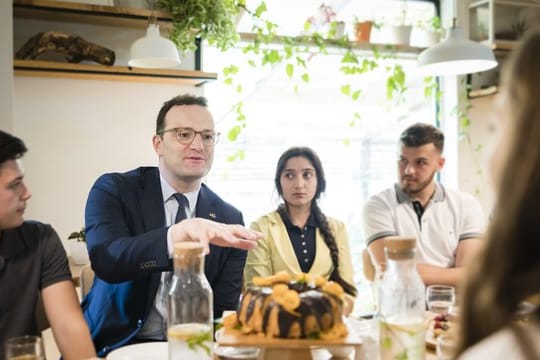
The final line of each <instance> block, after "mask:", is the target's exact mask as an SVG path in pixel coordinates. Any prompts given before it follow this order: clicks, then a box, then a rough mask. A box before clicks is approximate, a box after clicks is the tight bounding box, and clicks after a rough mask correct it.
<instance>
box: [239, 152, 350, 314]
mask: <svg viewBox="0 0 540 360" xmlns="http://www.w3.org/2000/svg"><path fill="white" fill-rule="evenodd" d="M274 182H275V186H276V189H277V192H278V194H279V196H280V197H281V198H283V201H284V203H283V204H280V205H279V206H278V208H277V210H275V211H273V212H271V213H269V214H266V215H264V216H262V217H260V218H259V219H258V220H257V221H255V222H254V223H253V224H251V228H252V229H254V230H257V231H260V232H261V233H263V234H264V238H263V239H262V240H260V241H259V243H258V246H257V248H256V249H253V250H251V251H249V253H248V256H247V260H246V267H245V268H244V282H245V285H246V286H250V285H251V283H252V279H253V277H254V276H262V277H266V276H270V275H273V274H275V273H277V272H280V271H286V272H288V273H289V274H291V275H295V274H298V273H307V274H309V275H310V276H311V277H317V276H322V277H324V278H326V279H329V280H332V281H335V282H337V283H338V284H340V285H341V286H342V287H343V289H344V290H345V293H346V294H347V296H346V301H345V306H344V308H345V310H344V311H345V312H346V313H348V312H350V311H352V305H353V300H354V298H353V297H354V296H355V295H356V288H355V287H354V285H353V284H354V283H353V269H352V263H351V256H350V252H349V239H348V236H347V232H346V229H345V225H344V224H343V223H342V222H341V221H338V220H336V219H332V218H329V217H327V216H326V215H324V213H323V212H322V211H321V209H320V208H319V206H318V204H317V200H318V199H319V197H320V195H321V193H323V192H324V190H325V188H326V180H325V177H324V170H323V167H322V164H321V160H320V159H319V157H318V156H317V154H316V153H315V152H314V151H313V150H312V149H310V148H307V147H293V148H290V149H288V150H287V151H285V152H284V153H283V154H282V155H281V157H280V158H279V160H278V163H277V167H276V175H275V178H274Z"/></svg>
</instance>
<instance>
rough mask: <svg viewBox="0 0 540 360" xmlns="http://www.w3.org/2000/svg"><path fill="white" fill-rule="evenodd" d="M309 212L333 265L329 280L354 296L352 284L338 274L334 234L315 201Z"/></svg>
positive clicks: (337, 256)
mask: <svg viewBox="0 0 540 360" xmlns="http://www.w3.org/2000/svg"><path fill="white" fill-rule="evenodd" d="M311 211H312V213H313V215H314V216H315V221H316V222H317V226H318V228H319V230H320V231H321V234H322V237H323V239H324V243H325V244H326V246H328V249H329V250H330V257H331V258H332V265H334V270H333V271H332V273H331V274H330V280H332V281H335V282H337V283H338V284H339V285H341V287H342V288H343V290H345V292H346V293H348V294H350V295H352V296H356V288H355V287H354V286H353V285H352V284H349V283H348V282H347V281H345V279H343V278H342V277H341V275H340V273H339V249H338V247H337V244H336V239H335V237H334V234H332V230H330V225H329V224H328V219H327V218H326V215H324V214H323V212H322V211H321V209H320V208H319V205H317V202H316V201H313V202H312V203H311Z"/></svg>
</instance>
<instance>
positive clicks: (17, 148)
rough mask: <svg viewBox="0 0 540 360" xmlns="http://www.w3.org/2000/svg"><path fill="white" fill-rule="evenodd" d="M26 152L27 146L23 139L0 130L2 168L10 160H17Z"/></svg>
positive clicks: (0, 161)
mask: <svg viewBox="0 0 540 360" xmlns="http://www.w3.org/2000/svg"><path fill="white" fill-rule="evenodd" d="M26 151H27V149H26V145H24V142H23V141H22V140H21V139H19V138H18V137H15V136H13V135H11V134H8V133H7V132H5V131H2V130H0V166H1V165H3V164H4V162H6V161H8V160H17V159H18V158H20V157H22V156H23V155H24V153H26Z"/></svg>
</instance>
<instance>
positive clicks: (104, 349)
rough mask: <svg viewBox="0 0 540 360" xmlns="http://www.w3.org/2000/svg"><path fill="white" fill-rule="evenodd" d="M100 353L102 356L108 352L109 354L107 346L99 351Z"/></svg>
mask: <svg viewBox="0 0 540 360" xmlns="http://www.w3.org/2000/svg"><path fill="white" fill-rule="evenodd" d="M101 352H102V353H104V354H106V353H108V352H109V347H108V346H105V347H104V348H103V350H101Z"/></svg>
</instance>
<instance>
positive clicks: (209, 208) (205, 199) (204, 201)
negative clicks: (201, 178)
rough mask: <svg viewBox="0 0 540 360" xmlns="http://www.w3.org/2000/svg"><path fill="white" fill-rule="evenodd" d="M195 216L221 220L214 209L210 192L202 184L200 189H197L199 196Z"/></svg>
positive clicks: (218, 213)
mask: <svg viewBox="0 0 540 360" xmlns="http://www.w3.org/2000/svg"><path fill="white" fill-rule="evenodd" d="M195 216H197V217H200V218H203V219H209V220H213V221H217V222H222V221H223V217H222V216H221V214H220V212H218V211H217V210H216V207H215V205H214V199H213V196H212V194H211V193H210V191H209V190H208V189H207V188H206V185H204V184H202V185H201V191H199V197H198V198H197V208H196V209H195Z"/></svg>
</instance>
